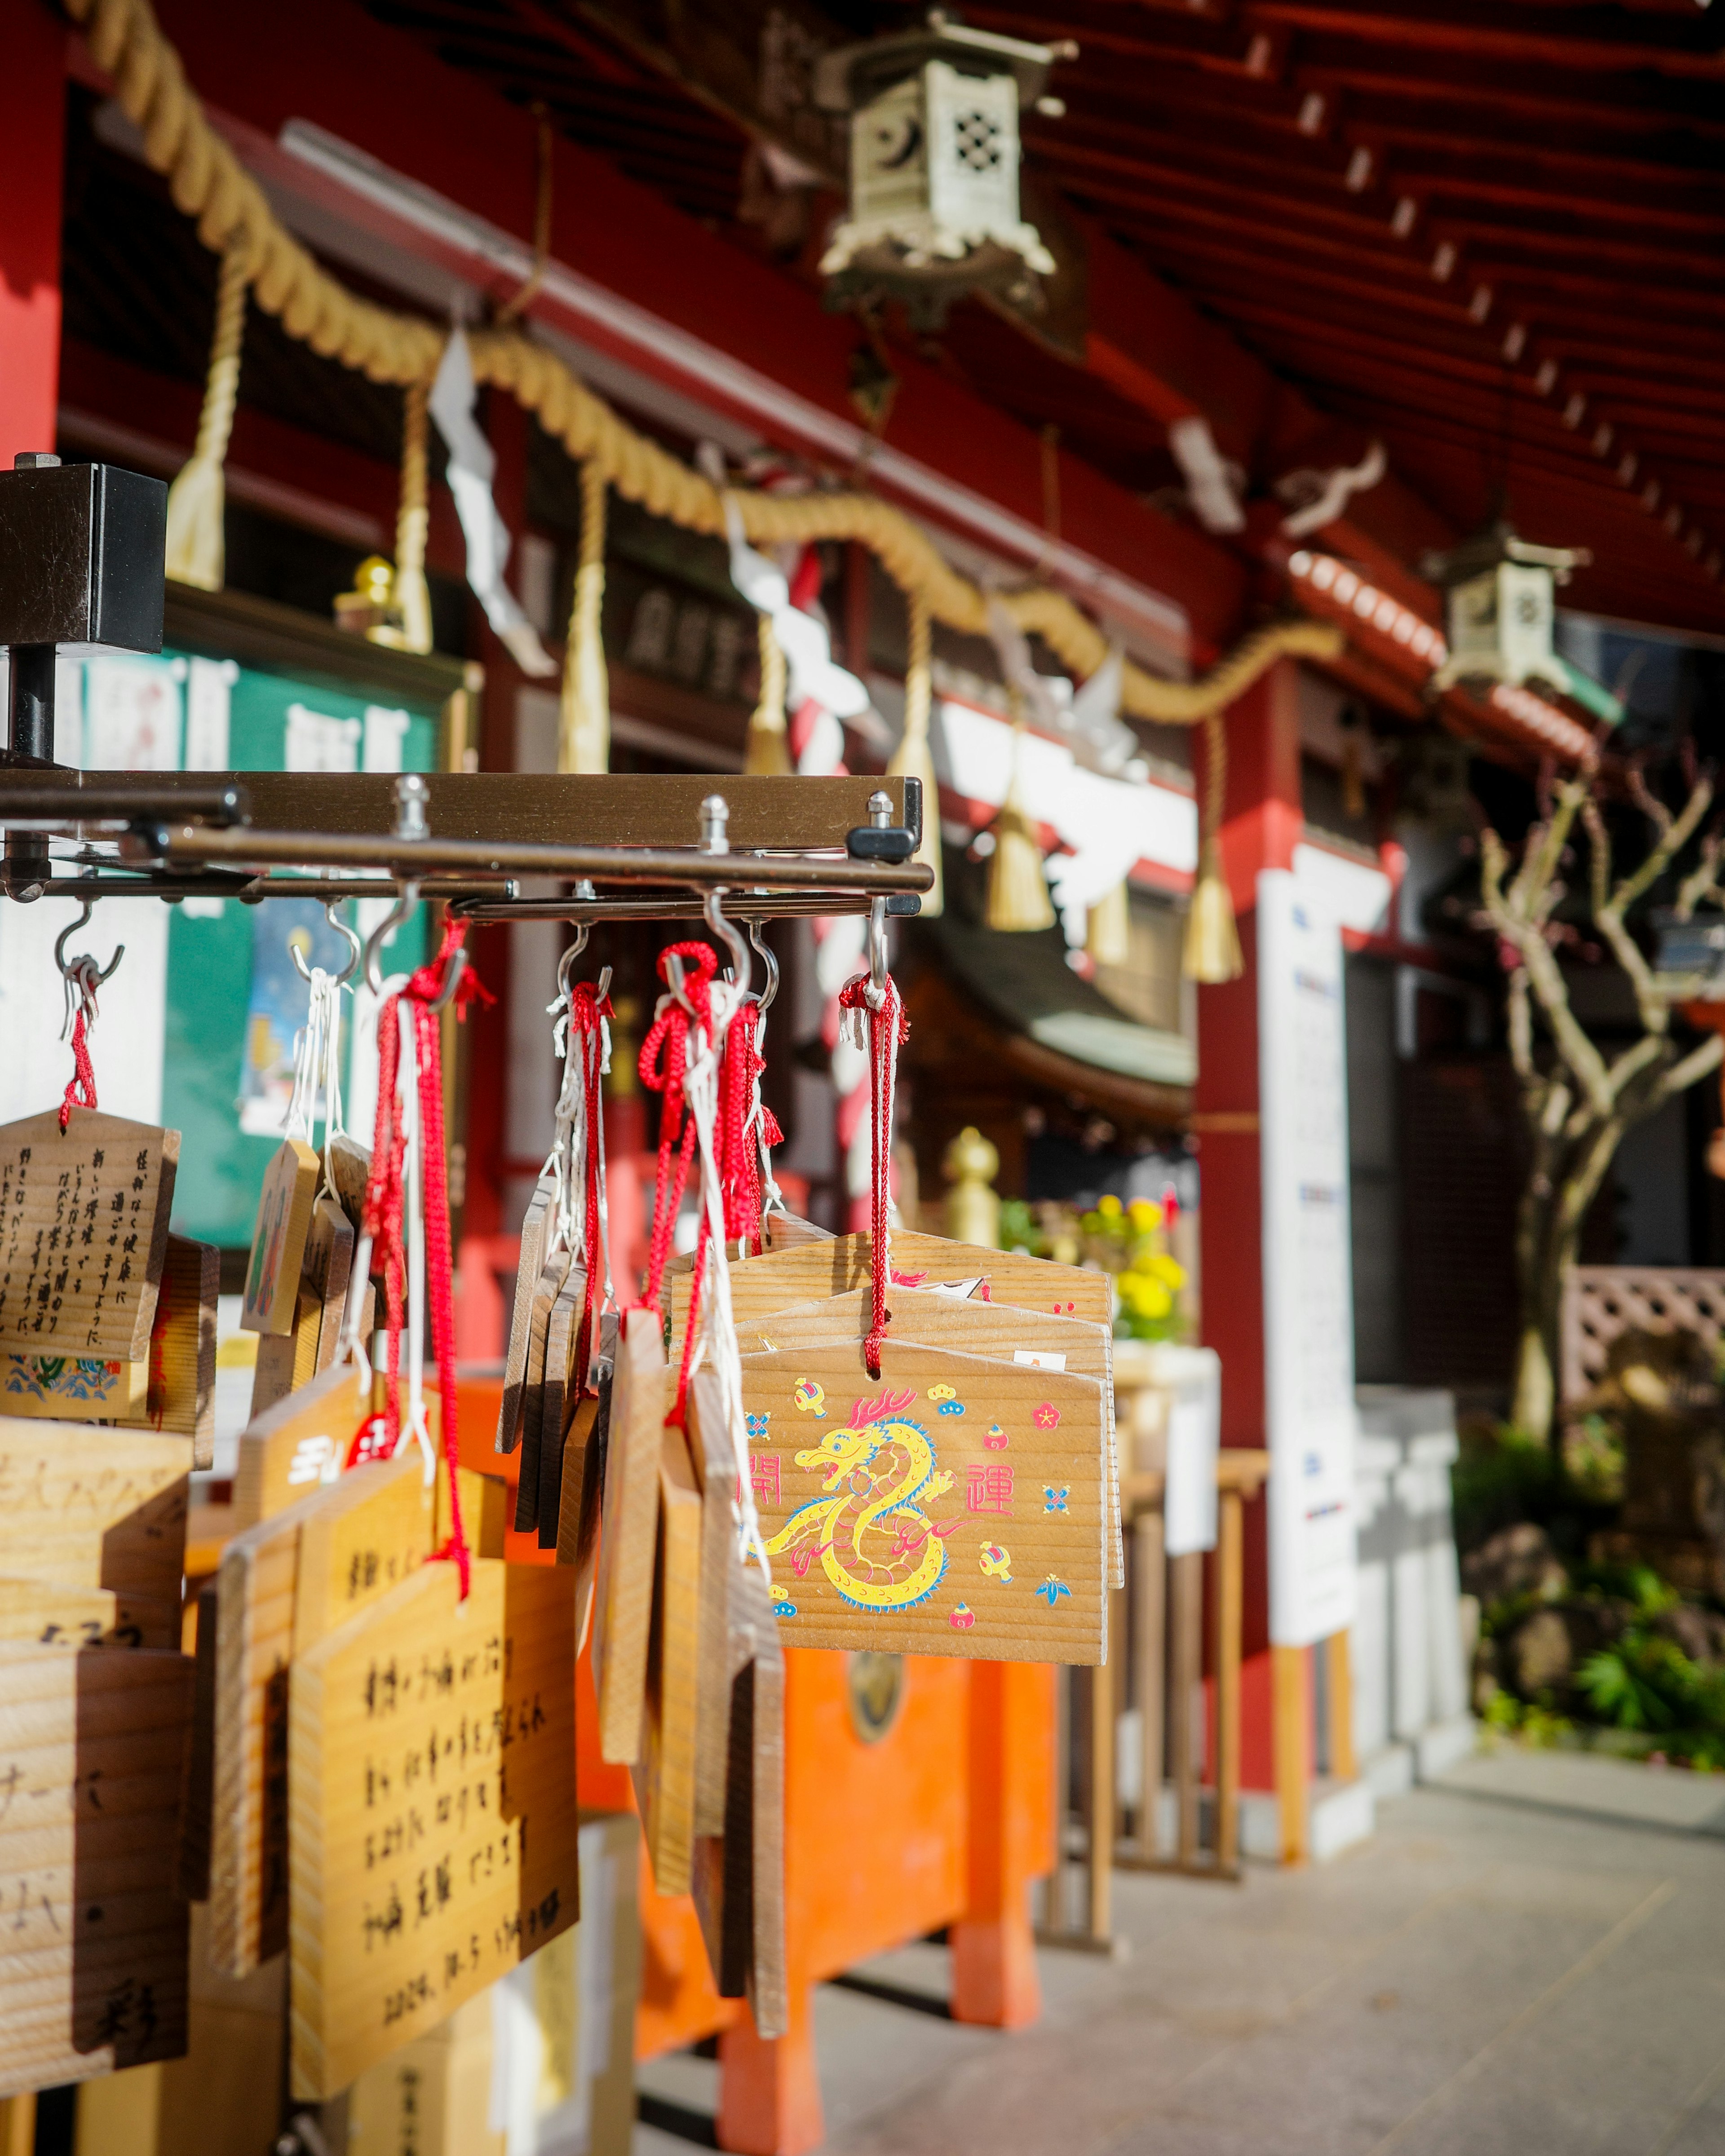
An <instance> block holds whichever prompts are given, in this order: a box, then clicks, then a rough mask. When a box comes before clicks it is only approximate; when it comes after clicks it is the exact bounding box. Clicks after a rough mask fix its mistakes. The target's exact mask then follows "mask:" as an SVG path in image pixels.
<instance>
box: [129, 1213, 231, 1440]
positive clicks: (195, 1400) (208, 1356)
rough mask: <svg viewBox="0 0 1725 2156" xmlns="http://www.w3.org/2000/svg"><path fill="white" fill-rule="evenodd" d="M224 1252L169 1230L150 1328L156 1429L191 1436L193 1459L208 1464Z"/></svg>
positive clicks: (151, 1414) (151, 1416)
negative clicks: (217, 1318)
mask: <svg viewBox="0 0 1725 2156" xmlns="http://www.w3.org/2000/svg"><path fill="white" fill-rule="evenodd" d="M221 1275H222V1254H221V1252H220V1251H219V1250H218V1249H217V1248H216V1246H215V1245H214V1244H213V1243H194V1242H193V1241H191V1240H189V1239H188V1238H187V1237H186V1236H184V1235H169V1237H168V1239H167V1250H166V1253H165V1255H164V1257H163V1260H162V1289H161V1292H160V1294H159V1295H158V1296H157V1302H156V1322H155V1323H154V1325H153V1326H152V1327H151V1331H150V1363H149V1397H148V1404H147V1406H146V1409H145V1412H144V1417H143V1419H145V1420H146V1421H147V1422H148V1424H149V1425H150V1427H151V1429H152V1430H172V1431H174V1432H176V1433H177V1435H180V1436H182V1437H189V1438H190V1439H191V1440H192V1446H193V1450H192V1465H193V1467H194V1468H198V1469H203V1468H207V1467H208V1466H209V1465H210V1464H211V1462H212V1461H213V1459H214V1457H215V1444H216V1297H217V1294H218V1290H219V1287H220V1284H221Z"/></svg>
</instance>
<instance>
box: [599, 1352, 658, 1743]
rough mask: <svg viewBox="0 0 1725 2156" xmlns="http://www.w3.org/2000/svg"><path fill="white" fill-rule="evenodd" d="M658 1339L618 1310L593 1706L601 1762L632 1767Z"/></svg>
mask: <svg viewBox="0 0 1725 2156" xmlns="http://www.w3.org/2000/svg"><path fill="white" fill-rule="evenodd" d="M660 1338H661V1335H660V1327H659V1314H658V1312H656V1311H652V1310H631V1311H628V1312H625V1313H624V1318H623V1322H622V1324H621V1326H620V1327H619V1330H618V1339H617V1358H616V1366H615V1368H614V1372H613V1374H612V1378H611V1418H610V1423H609V1426H608V1432H607V1436H606V1443H605V1489H604V1496H603V1499H602V1501H601V1507H600V1532H599V1569H598V1584H597V1587H596V1589H595V1591H594V1602H593V1684H594V1686H595V1687H596V1689H597V1691H598V1702H599V1756H600V1758H603V1759H606V1760H608V1761H609V1762H610V1763H611V1764H612V1765H614V1766H619V1767H632V1766H633V1765H634V1763H635V1762H636V1760H637V1759H639V1758H640V1756H641V1715H642V1709H643V1707H644V1705H645V1702H646V1694H647V1647H648V1635H649V1632H650V1630H651V1628H652V1620H653V1574H654V1549H655V1539H656V1537H657V1533H658V1527H659V1470H660V1435H661V1434H662V1432H663V1430H664V1428H665V1409H666V1407H667V1405H668V1404H669V1402H668V1401H667V1399H666V1397H665V1394H666V1388H667V1383H668V1380H669V1378H670V1373H669V1371H668V1370H667V1369H666V1368H665V1351H664V1348H663V1347H661V1346H660Z"/></svg>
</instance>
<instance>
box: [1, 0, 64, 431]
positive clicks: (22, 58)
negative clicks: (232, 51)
mask: <svg viewBox="0 0 1725 2156" xmlns="http://www.w3.org/2000/svg"><path fill="white" fill-rule="evenodd" d="M70 35H71V33H70V32H69V29H68V28H67V27H66V24H65V23H64V19H63V18H61V17H60V16H59V14H58V13H55V12H54V11H53V10H52V9H50V8H44V7H43V6H42V5H41V4H40V0H0V53H3V54H5V56H6V60H5V64H4V66H3V67H0V203H5V205H6V211H5V214H4V216H0V470H4V471H10V470H12V461H13V457H14V456H16V455H17V454H18V452H19V451H20V450H23V449H53V448H54V425H55V415H56V413H57V411H58V409H59V371H60V226H61V223H62V221H63V217H64V206H63V203H62V199H61V197H62V183H61V174H62V172H63V171H64V166H65V139H66V47H67V40H68V39H69V37H70Z"/></svg>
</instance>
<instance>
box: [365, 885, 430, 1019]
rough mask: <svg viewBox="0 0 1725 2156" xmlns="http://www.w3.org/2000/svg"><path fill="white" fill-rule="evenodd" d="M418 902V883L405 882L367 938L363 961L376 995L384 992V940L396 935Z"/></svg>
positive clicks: (373, 992)
mask: <svg viewBox="0 0 1725 2156" xmlns="http://www.w3.org/2000/svg"><path fill="white" fill-rule="evenodd" d="M418 903H419V886H418V884H416V883H404V884H403V885H402V887H401V889H400V890H399V891H398V892H397V893H396V898H395V903H394V905H393V906H391V907H390V909H389V911H388V913H386V914H385V915H384V916H383V918H382V920H381V921H379V922H378V923H377V927H375V928H374V929H373V930H372V932H371V934H370V935H369V936H367V938H366V942H365V957H364V959H363V964H364V967H365V979H366V986H367V988H369V989H370V990H371V992H372V994H373V995H374V996H381V995H382V993H383V966H382V951H383V944H384V941H385V939H386V938H387V937H391V936H393V935H394V933H395V932H396V930H397V929H398V928H399V927H401V925H402V923H403V921H405V920H406V919H407V917H408V915H409V914H410V913H411V912H412V911H413V908H414V907H415V906H417V905H418Z"/></svg>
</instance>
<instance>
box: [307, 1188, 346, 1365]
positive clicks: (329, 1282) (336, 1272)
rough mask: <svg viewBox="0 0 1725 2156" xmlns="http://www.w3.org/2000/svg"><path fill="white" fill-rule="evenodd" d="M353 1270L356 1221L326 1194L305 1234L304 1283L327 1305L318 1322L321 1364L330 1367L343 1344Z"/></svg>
mask: <svg viewBox="0 0 1725 2156" xmlns="http://www.w3.org/2000/svg"><path fill="white" fill-rule="evenodd" d="M352 1272H353V1223H352V1221H351V1220H350V1219H348V1217H347V1214H346V1213H345V1212H344V1211H343V1210H342V1209H341V1201H340V1199H335V1198H331V1197H330V1196H328V1195H327V1194H326V1195H325V1196H324V1197H322V1198H320V1199H318V1201H317V1203H316V1204H315V1205H314V1206H313V1207H312V1209H311V1229H309V1231H308V1232H307V1235H306V1237H305V1273H304V1276H303V1277H304V1285H305V1286H306V1287H308V1288H310V1289H311V1292H312V1293H313V1294H314V1295H315V1296H316V1297H317V1299H318V1301H319V1302H320V1303H321V1305H322V1306H323V1308H322V1314H321V1317H319V1319H318V1325H317V1367H318V1368H319V1369H320V1370H327V1369H328V1368H330V1367H331V1364H332V1363H334V1361H335V1359H336V1349H337V1348H338V1347H340V1346H341V1320H342V1318H343V1317H344V1316H345V1315H346V1314H347V1283H348V1281H349V1280H350V1279H351V1277H352Z"/></svg>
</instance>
